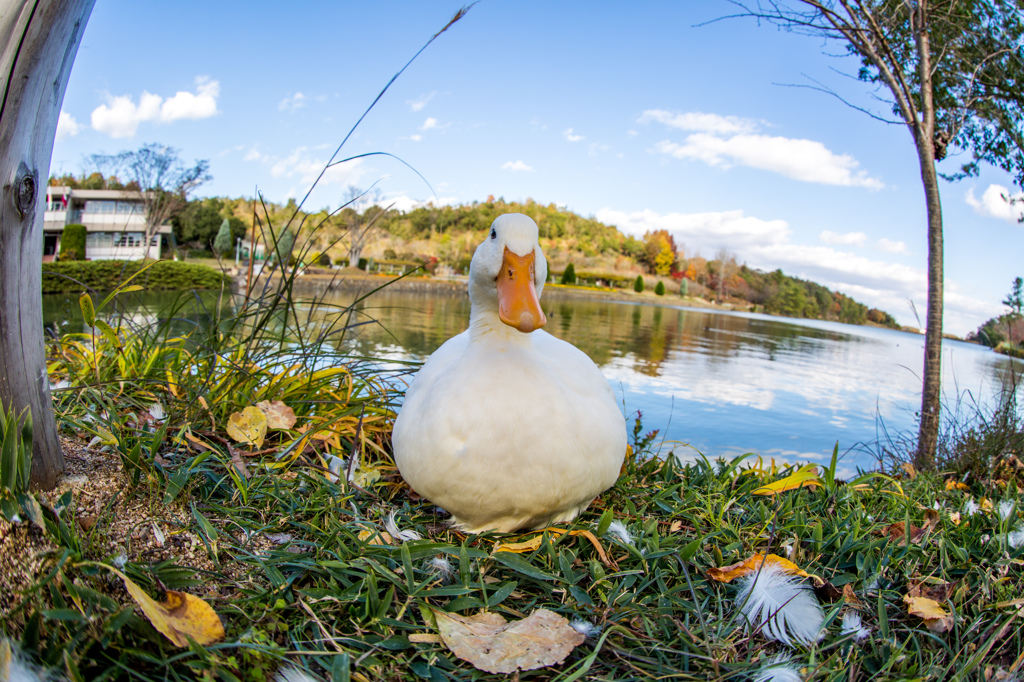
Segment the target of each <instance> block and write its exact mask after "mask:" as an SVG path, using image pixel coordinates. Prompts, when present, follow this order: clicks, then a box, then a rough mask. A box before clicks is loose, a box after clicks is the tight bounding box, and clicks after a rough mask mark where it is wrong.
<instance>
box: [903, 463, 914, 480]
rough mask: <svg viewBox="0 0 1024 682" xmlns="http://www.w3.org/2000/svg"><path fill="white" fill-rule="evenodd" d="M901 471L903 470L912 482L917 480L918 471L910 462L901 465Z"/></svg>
mask: <svg viewBox="0 0 1024 682" xmlns="http://www.w3.org/2000/svg"><path fill="white" fill-rule="evenodd" d="M900 469H903V471H905V472H906V474H907V478H909V479H910V480H914V479H915V478H917V469H915V468H914V465H913V464H911V463H910V462H904V463H903V464H901V465H900Z"/></svg>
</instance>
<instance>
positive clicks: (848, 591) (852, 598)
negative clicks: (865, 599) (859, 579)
mask: <svg viewBox="0 0 1024 682" xmlns="http://www.w3.org/2000/svg"><path fill="white" fill-rule="evenodd" d="M843 601H844V602H845V603H847V604H849V605H850V606H855V607H860V606H862V604H861V601H860V599H858V598H857V593H856V592H854V591H853V583H846V584H845V585H843Z"/></svg>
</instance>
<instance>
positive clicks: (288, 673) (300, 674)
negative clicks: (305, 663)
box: [274, 668, 321, 682]
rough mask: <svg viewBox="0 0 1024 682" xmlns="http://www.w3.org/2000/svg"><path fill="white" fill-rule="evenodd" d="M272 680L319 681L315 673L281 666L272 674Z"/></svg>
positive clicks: (276, 681)
mask: <svg viewBox="0 0 1024 682" xmlns="http://www.w3.org/2000/svg"><path fill="white" fill-rule="evenodd" d="M274 682H321V680H320V678H319V677H317V676H316V675H311V674H310V673H308V672H306V671H305V670H299V669H298V668H281V669H280V670H278V671H277V674H276V675H274Z"/></svg>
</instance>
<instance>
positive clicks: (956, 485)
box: [946, 478, 971, 490]
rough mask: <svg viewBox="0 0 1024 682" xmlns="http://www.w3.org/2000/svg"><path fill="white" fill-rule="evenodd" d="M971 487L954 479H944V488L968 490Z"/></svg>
mask: <svg viewBox="0 0 1024 682" xmlns="http://www.w3.org/2000/svg"><path fill="white" fill-rule="evenodd" d="M970 489H971V487H970V486H969V485H967V484H966V483H961V482H960V481H957V480H955V479H952V478H951V479H949V480H948V481H946V490H970Z"/></svg>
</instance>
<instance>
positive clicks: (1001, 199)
mask: <svg viewBox="0 0 1024 682" xmlns="http://www.w3.org/2000/svg"><path fill="white" fill-rule="evenodd" d="M965 199H966V200H967V204H968V205H969V206H970V207H971V208H973V209H974V211H975V213H978V214H979V215H983V216H988V217H990V218H999V219H1000V220H1005V221H1007V222H1009V223H1016V222H1020V219H1021V217H1024V203H1010V201H1008V199H1012V200H1014V201H1015V202H1024V194H1020V193H1018V194H1011V193H1010V190H1008V189H1007V188H1005V187H1003V186H1002V185H989V186H988V189H986V190H985V193H984V194H982V195H981V200H980V201H979V200H978V199H977V198H976V197H975V196H974V188H973V187H972V188H971V189H969V190H967V196H966V197H965Z"/></svg>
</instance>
